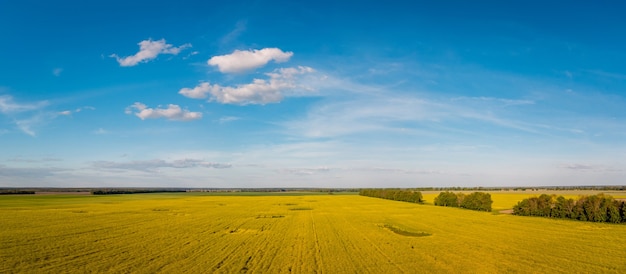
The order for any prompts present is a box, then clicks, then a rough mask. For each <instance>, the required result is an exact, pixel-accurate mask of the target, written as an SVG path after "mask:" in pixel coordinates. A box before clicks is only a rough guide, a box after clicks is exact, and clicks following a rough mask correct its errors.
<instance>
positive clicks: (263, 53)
mask: <svg viewBox="0 0 626 274" xmlns="http://www.w3.org/2000/svg"><path fill="white" fill-rule="evenodd" d="M291 56H293V52H290V51H288V52H284V51H282V50H281V49H279V48H264V49H260V50H257V49H254V50H235V51H233V53H231V54H226V55H218V56H213V57H211V59H209V61H207V63H208V64H209V65H210V66H216V67H217V68H218V70H219V71H220V72H222V73H241V72H245V71H248V70H252V69H256V68H260V67H262V66H265V65H266V64H267V63H269V62H270V61H272V60H273V61H274V62H276V63H282V62H287V61H289V58H291Z"/></svg>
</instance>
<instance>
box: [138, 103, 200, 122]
mask: <svg viewBox="0 0 626 274" xmlns="http://www.w3.org/2000/svg"><path fill="white" fill-rule="evenodd" d="M133 109H134V110H136V111H137V112H135V113H134V114H135V116H137V117H139V119H141V120H145V119H158V118H165V119H167V120H172V121H192V120H197V119H201V118H202V112H192V111H189V110H187V109H182V108H181V107H180V106H178V105H174V104H169V105H167V108H158V107H157V108H149V107H148V106H146V105H145V104H143V103H140V102H136V103H134V104H132V105H130V106H128V107H127V108H126V114H133Z"/></svg>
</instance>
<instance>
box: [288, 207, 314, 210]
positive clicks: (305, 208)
mask: <svg viewBox="0 0 626 274" xmlns="http://www.w3.org/2000/svg"><path fill="white" fill-rule="evenodd" d="M289 210H313V208H310V207H292V208H290V209H289Z"/></svg>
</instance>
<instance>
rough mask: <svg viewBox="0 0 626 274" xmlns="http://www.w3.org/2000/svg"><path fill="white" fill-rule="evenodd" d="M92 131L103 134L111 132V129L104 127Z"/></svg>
mask: <svg viewBox="0 0 626 274" xmlns="http://www.w3.org/2000/svg"><path fill="white" fill-rule="evenodd" d="M92 133H93V134H96V135H102V134H107V133H109V131H108V130H106V129H103V128H98V129H96V130H94V131H92Z"/></svg>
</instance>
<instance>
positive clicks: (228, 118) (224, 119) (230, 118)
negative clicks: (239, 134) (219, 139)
mask: <svg viewBox="0 0 626 274" xmlns="http://www.w3.org/2000/svg"><path fill="white" fill-rule="evenodd" d="M239 119H241V118H239V117H234V116H224V117H222V118H220V119H219V123H220V124H223V123H228V122H232V121H237V120H239Z"/></svg>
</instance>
